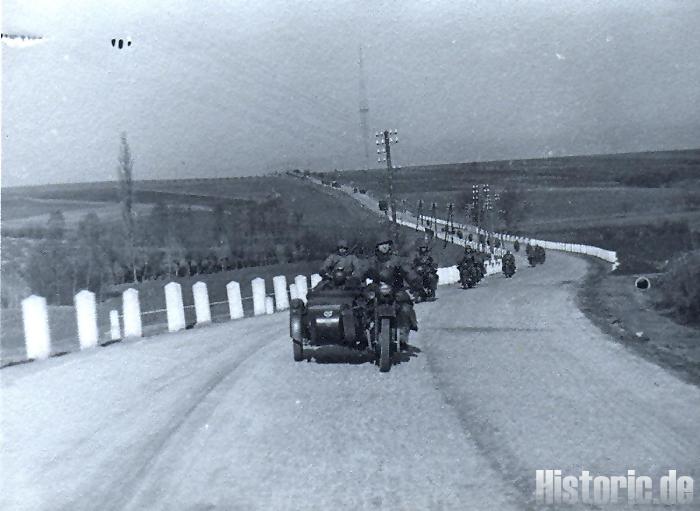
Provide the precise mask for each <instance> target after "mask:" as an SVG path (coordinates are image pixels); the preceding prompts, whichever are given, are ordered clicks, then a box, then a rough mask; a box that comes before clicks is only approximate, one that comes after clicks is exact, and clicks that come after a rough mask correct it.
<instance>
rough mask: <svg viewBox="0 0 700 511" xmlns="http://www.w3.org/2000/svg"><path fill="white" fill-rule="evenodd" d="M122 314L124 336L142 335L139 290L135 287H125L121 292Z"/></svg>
mask: <svg viewBox="0 0 700 511" xmlns="http://www.w3.org/2000/svg"><path fill="white" fill-rule="evenodd" d="M122 316H123V317H124V337H141V336H142V335H143V327H142V325H141V305H140V304H139V292H138V291H137V290H136V289H127V290H126V291H124V292H123V293H122Z"/></svg>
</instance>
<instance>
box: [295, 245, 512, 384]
mask: <svg viewBox="0 0 700 511" xmlns="http://www.w3.org/2000/svg"><path fill="white" fill-rule="evenodd" d="M337 248H338V251H337V252H336V253H334V254H331V255H330V256H329V257H328V258H327V259H326V260H325V261H324V264H323V266H322V269H321V271H320V272H319V274H320V275H321V278H322V280H321V282H320V283H319V284H318V285H316V286H315V287H314V288H313V289H311V290H310V291H309V292H308V294H307V300H306V303H304V301H303V300H301V299H294V300H292V302H291V304H290V318H289V329H290V336H291V338H292V345H293V352H294V360H296V361H301V360H304V358H305V356H304V349H305V347H308V346H322V345H329V344H330V345H343V346H346V347H349V348H352V349H356V350H359V351H365V352H369V353H370V354H371V355H372V356H373V357H375V358H376V360H377V361H378V365H379V370H380V371H382V372H386V371H389V370H390V369H391V364H392V355H393V354H395V353H400V352H402V351H404V350H406V349H407V348H408V338H409V334H410V332H411V331H412V330H413V331H417V330H418V323H417V320H416V313H415V310H414V308H413V303H414V301H415V302H421V301H432V300H435V290H436V288H437V284H438V272H437V264H436V263H435V261H434V260H433V258H432V256H431V255H430V249H429V244H428V242H427V241H419V242H418V244H417V248H418V251H417V253H416V255H415V257H414V258H413V260H412V261H411V262H410V264H409V263H407V262H406V261H404V260H403V259H402V258H400V257H399V256H398V255H396V254H395V253H394V250H393V242H392V241H391V240H388V239H387V240H382V241H380V242H379V243H377V245H376V247H375V253H374V255H373V256H372V257H371V258H370V259H368V260H360V259H359V258H358V257H356V256H354V255H352V254H351V253H350V251H349V247H348V243H347V242H346V241H345V240H340V241H339V242H338V247H337ZM508 256H510V257H508ZM485 261H486V254H484V253H482V252H476V251H473V250H472V249H470V248H469V247H467V249H465V255H464V257H463V258H462V260H461V261H460V263H459V264H458V268H459V272H460V284H461V285H462V287H463V288H465V289H466V288H471V287H473V286H475V285H476V284H477V283H478V282H479V281H480V280H481V279H482V278H483V277H484V276H485V275H486V267H485ZM514 272H515V258H514V257H513V256H512V254H510V252H508V254H506V256H504V258H503V273H504V275H506V277H511V276H512V275H513V273H514Z"/></svg>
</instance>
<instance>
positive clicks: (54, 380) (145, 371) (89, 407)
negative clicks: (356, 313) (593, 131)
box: [0, 252, 700, 511]
mask: <svg viewBox="0 0 700 511" xmlns="http://www.w3.org/2000/svg"><path fill="white" fill-rule="evenodd" d="M587 264H588V263H586V261H585V260H584V259H582V258H579V257H574V256H570V255H565V254H559V253H553V252H552V253H550V254H548V256H547V263H546V264H545V265H544V266H538V267H536V268H524V269H522V270H520V271H519V272H518V273H517V274H516V276H515V278H513V279H511V280H508V279H504V278H503V277H501V276H494V277H491V278H488V279H486V280H485V281H483V282H482V283H481V284H480V285H479V287H478V288H475V289H473V290H466V291H464V290H461V289H458V288H457V287H454V286H449V287H447V286H445V287H441V288H439V291H438V293H439V294H438V296H439V299H438V301H436V302H434V303H428V304H421V305H419V306H418V315H419V321H420V331H419V332H418V333H417V335H415V336H414V337H413V338H412V340H411V344H412V349H411V354H410V356H406V357H405V359H404V360H403V361H401V363H399V364H397V365H395V366H394V367H393V368H392V370H391V372H389V373H385V374H382V373H379V371H378V369H377V367H376V366H374V365H372V364H370V363H368V362H367V361H366V360H364V359H363V358H362V357H361V356H359V355H356V356H352V355H351V354H348V353H346V352H344V351H342V350H337V349H324V350H321V351H319V352H317V353H316V358H315V359H314V360H312V361H309V362H300V363H295V362H293V361H292V349H291V344H290V341H289V339H288V333H287V332H288V327H287V315H286V314H275V315H272V316H265V317H260V318H250V319H244V320H241V321H236V322H230V323H225V324H220V325H214V326H209V327H205V328H201V329H195V330H189V331H186V332H181V333H178V334H168V335H161V336H157V337H152V338H146V339H142V340H138V341H133V342H125V343H120V344H115V345H112V346H109V347H106V348H99V349H96V350H90V351H87V352H83V353H77V354H71V355H67V356H64V357H59V358H54V359H50V360H48V361H46V362H40V363H32V364H26V365H21V366H14V367H8V368H6V369H3V370H2V371H1V372H0V378H2V384H1V385H2V386H1V390H2V403H1V409H0V411H1V413H2V417H1V419H0V421H1V422H0V426H1V428H2V439H1V441H2V446H1V448H0V467H1V468H0V470H1V471H2V473H1V474H0V509H26V510H41V509H59V510H62V509H65V510H70V511H76V510H82V509H84V510H94V509H103V510H110V509H149V510H159V509H162V510H177V509H184V510H205V509H207V510H208V509H225V510H256V509H260V510H270V509H272V510H277V509H285V510H286V509H304V510H330V509H348V510H356V509H360V510H361V509H396V510H399V509H400V510H424V509H427V510H453V509H454V510H463V509H476V510H490V509H494V510H509V509H535V508H537V505H536V503H535V500H534V497H533V490H534V485H535V470H536V469H561V470H562V472H563V474H564V475H566V474H572V475H578V474H579V473H580V472H581V470H589V471H591V473H593V474H596V475H619V474H625V473H626V471H627V469H630V468H632V469H635V470H636V471H637V474H646V475H650V476H658V475H661V474H662V473H664V472H663V471H665V470H667V469H669V468H675V469H677V470H678V472H679V474H687V475H691V476H694V477H695V480H696V481H697V479H698V476H699V475H700V470H699V466H700V461H699V460H700V442H699V441H698V424H700V391H699V389H698V388H697V387H695V386H692V385H689V384H687V383H684V382H682V381H681V380H679V379H677V378H676V377H675V376H673V375H671V374H669V373H667V372H665V371H664V370H663V369H662V368H660V367H658V366H656V365H653V364H652V363H650V362H648V361H646V360H644V359H642V358H640V357H638V356H637V355H635V354H634V353H633V352H632V351H631V350H627V349H625V348H624V346H622V345H619V344H617V343H615V342H613V341H612V340H610V339H609V338H607V337H606V336H605V335H604V334H602V333H601V332H600V331H599V330H597V329H596V328H595V327H594V326H593V325H592V324H591V323H590V322H589V321H588V320H587V319H586V318H585V316H584V315H583V314H582V313H581V312H579V310H578V309H577V308H576V304H575V292H576V286H577V285H578V283H579V281H580V280H581V279H582V278H583V276H584V274H585V272H586V268H587ZM698 500H700V497H696V499H695V501H696V503H697V501H698ZM570 508H571V507H567V509H570Z"/></svg>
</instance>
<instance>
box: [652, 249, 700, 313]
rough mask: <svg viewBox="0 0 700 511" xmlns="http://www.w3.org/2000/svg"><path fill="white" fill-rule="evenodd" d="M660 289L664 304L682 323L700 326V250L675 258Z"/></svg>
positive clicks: (664, 276) (662, 278)
mask: <svg viewBox="0 0 700 511" xmlns="http://www.w3.org/2000/svg"><path fill="white" fill-rule="evenodd" d="M659 287H660V291H661V296H662V304H663V305H664V306H666V307H669V308H671V309H672V310H673V311H674V314H675V316H676V317H677V318H678V319H679V320H680V321H683V322H684V323H695V324H700V250H695V251H692V252H686V253H684V254H681V255H679V256H677V257H675V258H674V259H673V260H672V261H671V262H670V263H669V265H668V269H667V270H666V272H665V273H664V275H663V276H662V277H661V282H660V286H659Z"/></svg>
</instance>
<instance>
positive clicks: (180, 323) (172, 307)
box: [164, 282, 186, 332]
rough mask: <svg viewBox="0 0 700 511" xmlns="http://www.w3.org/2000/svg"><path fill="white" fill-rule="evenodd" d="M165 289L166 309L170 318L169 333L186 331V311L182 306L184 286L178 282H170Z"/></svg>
mask: <svg viewBox="0 0 700 511" xmlns="http://www.w3.org/2000/svg"><path fill="white" fill-rule="evenodd" d="M164 289H165V309H166V313H167V316H168V332H177V331H178V330H184V328H185V326H186V324H185V309H184V307H183V304H182V286H180V284H178V283H177V282H169V283H168V284H166V285H165V286H164Z"/></svg>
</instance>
